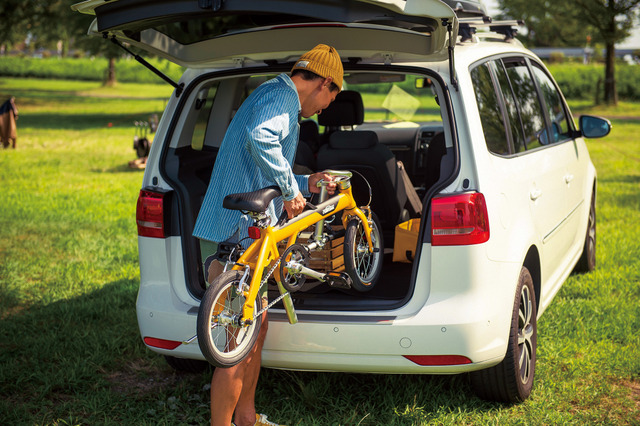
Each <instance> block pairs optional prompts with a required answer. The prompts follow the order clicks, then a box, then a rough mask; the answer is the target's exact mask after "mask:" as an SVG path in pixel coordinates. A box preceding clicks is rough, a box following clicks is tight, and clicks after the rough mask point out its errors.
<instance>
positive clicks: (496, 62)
mask: <svg viewBox="0 0 640 426" xmlns="http://www.w3.org/2000/svg"><path fill="white" fill-rule="evenodd" d="M471 76H472V79H473V82H474V89H475V92H476V100H477V103H478V107H479V112H480V118H481V121H482V126H483V132H484V136H485V142H486V145H487V148H488V150H489V151H490V152H491V153H492V154H494V157H492V159H491V164H492V166H491V167H492V170H499V173H498V175H497V176H498V177H497V178H499V179H500V181H501V184H500V191H501V197H502V199H503V200H507V201H506V202H505V203H506V204H508V205H512V206H516V207H515V208H513V209H510V213H505V212H501V215H502V216H503V217H504V216H505V215H507V216H508V215H516V216H518V218H507V217H505V219H504V220H503V222H505V223H514V221H516V222H517V221H518V220H519V219H520V218H521V217H523V216H528V217H530V218H531V219H530V220H531V221H532V225H533V227H534V232H535V236H536V237H535V240H536V241H537V244H538V247H539V248H540V252H541V256H540V257H541V262H542V273H543V281H544V282H546V281H547V279H548V278H549V277H552V276H553V275H554V274H558V273H559V271H560V270H561V265H562V263H563V259H565V258H566V257H567V256H566V253H567V249H568V247H569V246H570V244H571V239H567V232H568V231H567V227H566V226H564V225H565V224H564V222H565V220H566V218H567V216H568V206H569V204H570V203H569V202H568V200H567V194H566V184H565V183H564V179H565V176H566V175H567V172H568V164H570V162H571V154H572V150H573V148H572V146H571V144H570V143H565V144H562V143H555V139H551V138H550V137H549V134H550V130H549V128H550V126H549V124H548V120H547V119H546V116H545V109H544V105H545V103H543V102H542V100H541V96H539V90H538V86H537V84H536V82H535V80H534V77H533V74H532V73H531V71H530V67H529V64H528V61H527V59H526V58H524V57H522V56H510V57H509V56H508V57H500V58H495V59H493V60H490V61H485V62H484V63H482V64H480V65H479V66H477V67H476V68H475V69H472V70H471ZM574 161H575V160H574ZM527 211H528V214H527ZM522 231H523V230H522V229H511V230H510V231H509V232H522ZM504 238H505V243H506V242H508V241H509V236H504Z"/></svg>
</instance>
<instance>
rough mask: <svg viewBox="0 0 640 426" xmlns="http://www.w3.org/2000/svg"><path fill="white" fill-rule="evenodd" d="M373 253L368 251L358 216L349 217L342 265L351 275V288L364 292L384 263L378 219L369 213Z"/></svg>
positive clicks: (372, 284) (374, 281) (367, 289)
mask: <svg viewBox="0 0 640 426" xmlns="http://www.w3.org/2000/svg"><path fill="white" fill-rule="evenodd" d="M371 218H372V228H371V238H372V240H373V248H374V251H373V253H370V252H369V246H368V243H367V237H366V235H365V230H364V226H362V222H361V221H360V219H358V218H354V219H351V220H350V221H349V223H348V224H347V228H346V230H345V234H344V266H345V270H346V271H347V274H349V276H350V277H351V286H352V288H353V289H355V290H357V291H359V292H361V293H364V292H367V291H371V290H372V289H373V287H374V286H375V284H376V282H377V281H378V278H379V277H380V273H381V272H382V265H383V263H384V259H383V256H384V241H383V239H382V232H380V229H381V228H380V221H379V220H378V217H377V216H376V215H375V214H374V213H371Z"/></svg>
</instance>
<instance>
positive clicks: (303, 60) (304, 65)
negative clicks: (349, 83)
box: [291, 44, 344, 90]
mask: <svg viewBox="0 0 640 426" xmlns="http://www.w3.org/2000/svg"><path fill="white" fill-rule="evenodd" d="M294 70H307V71H311V72H312V73H314V74H317V75H319V76H320V77H323V78H327V77H331V78H333V82H334V83H335V84H336V86H338V88H339V89H341V90H342V74H343V72H344V70H343V68H342V61H341V60H340V55H338V52H337V51H336V49H334V48H333V47H331V46H327V45H326V44H319V45H317V46H316V47H314V48H313V49H311V50H310V51H308V52H307V53H305V54H304V55H302V56H300V59H298V61H297V62H296V63H295V65H294V66H293V68H292V69H291V71H294Z"/></svg>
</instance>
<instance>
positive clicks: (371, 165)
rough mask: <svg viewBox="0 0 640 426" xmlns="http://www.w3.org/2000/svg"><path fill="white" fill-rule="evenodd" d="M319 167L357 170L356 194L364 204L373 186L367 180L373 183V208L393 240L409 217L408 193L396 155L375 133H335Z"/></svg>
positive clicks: (320, 153) (387, 236) (323, 150)
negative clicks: (399, 227) (398, 226)
mask: <svg viewBox="0 0 640 426" xmlns="http://www.w3.org/2000/svg"><path fill="white" fill-rule="evenodd" d="M318 169H319V170H324V169H338V170H351V171H355V172H357V173H354V176H353V178H352V183H353V195H354V198H355V199H356V202H357V203H358V205H361V206H362V205H366V204H367V203H368V202H369V187H368V185H367V184H366V183H365V182H364V181H363V178H364V179H366V181H367V182H368V183H369V184H370V185H371V209H372V210H373V211H374V212H375V213H376V215H377V216H378V219H379V220H380V225H381V226H382V230H383V234H384V237H385V240H386V241H388V242H391V241H393V231H394V229H395V226H396V224H398V223H400V222H401V221H402V220H405V219H406V218H405V216H406V210H404V206H405V204H406V202H407V194H406V191H405V188H404V184H403V182H402V178H401V176H400V171H399V168H398V164H397V162H396V158H395V156H394V155H393V153H392V152H391V151H390V150H389V148H387V147H386V146H385V145H382V144H380V143H378V136H377V135H376V133H375V132H373V131H370V130H362V131H337V132H333V133H332V134H331V136H330V137H329V143H328V144H326V145H323V146H321V147H320V150H319V151H318Z"/></svg>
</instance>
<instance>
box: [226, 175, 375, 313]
mask: <svg viewBox="0 0 640 426" xmlns="http://www.w3.org/2000/svg"><path fill="white" fill-rule="evenodd" d="M338 187H339V189H338V190H339V194H338V195H336V196H334V197H332V198H330V199H328V200H327V201H325V202H323V203H321V205H325V204H334V203H335V202H336V200H337V205H336V206H335V208H333V209H331V210H330V211H328V212H327V213H326V214H324V215H323V214H322V213H321V212H318V211H316V210H313V211H307V212H303V213H301V214H300V215H298V216H297V217H295V218H294V219H292V220H291V221H290V222H289V223H288V224H286V225H285V226H283V227H276V228H274V227H273V226H268V227H267V228H265V229H262V230H261V235H260V238H259V239H258V240H256V241H254V242H253V243H252V244H251V245H250V246H249V248H248V249H247V250H246V251H245V252H244V253H243V254H242V256H240V258H239V259H238V261H237V262H236V264H235V265H234V266H233V268H232V269H233V270H237V271H239V270H242V269H243V268H244V267H246V266H248V267H249V268H250V269H251V270H253V276H252V277H251V284H250V285H249V291H248V292H244V297H245V303H244V307H243V311H242V321H243V323H244V321H246V320H247V319H250V320H253V310H254V308H255V306H254V304H255V300H256V297H257V296H258V292H259V291H260V282H261V281H262V275H263V271H264V269H265V267H267V266H270V265H271V264H272V262H274V261H275V260H277V259H278V258H279V257H280V253H279V251H278V246H277V244H278V242H280V241H283V240H285V239H287V238H288V239H289V241H288V242H287V247H289V246H291V245H292V244H295V242H296V238H297V236H298V233H299V232H300V231H303V230H305V229H307V228H308V227H310V226H311V225H313V224H315V223H318V222H319V221H320V220H322V219H326V218H327V217H329V216H331V215H333V214H335V213H337V212H340V211H343V210H344V211H345V213H346V214H344V215H343V216H342V224H343V226H344V227H345V229H346V227H347V223H348V222H349V220H350V219H351V217H353V216H357V217H358V218H359V219H360V221H361V222H362V224H363V225H364V229H365V231H366V237H367V243H368V245H369V252H373V242H372V241H371V227H370V226H369V220H368V218H367V216H366V215H365V214H364V212H363V211H362V210H360V209H359V208H358V207H357V206H356V202H355V200H354V198H353V193H352V191H351V186H350V185H349V186H348V187H347V188H342V187H340V185H339V184H338ZM258 271H260V272H258ZM276 281H277V282H278V289H279V290H280V293H281V294H284V293H285V292H286V290H285V289H284V286H283V285H282V279H281V277H280V273H279V271H278V270H276ZM288 302H289V303H287V301H285V303H284V306H285V310H286V311H287V315H288V317H289V322H291V323H295V322H296V321H297V320H295V311H293V303H292V302H291V300H290V299H289V300H288Z"/></svg>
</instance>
